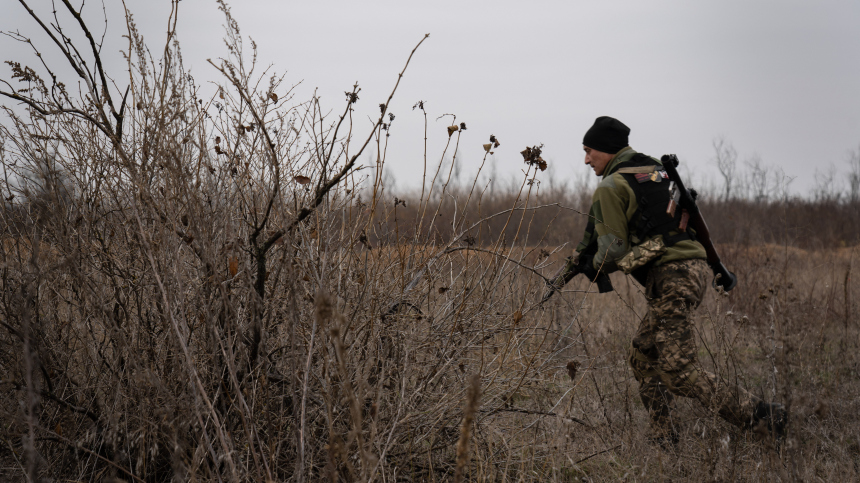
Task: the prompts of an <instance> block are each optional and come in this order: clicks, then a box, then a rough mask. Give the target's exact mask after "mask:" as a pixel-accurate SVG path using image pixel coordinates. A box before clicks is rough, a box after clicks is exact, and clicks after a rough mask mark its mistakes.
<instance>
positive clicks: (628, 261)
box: [615, 235, 666, 274]
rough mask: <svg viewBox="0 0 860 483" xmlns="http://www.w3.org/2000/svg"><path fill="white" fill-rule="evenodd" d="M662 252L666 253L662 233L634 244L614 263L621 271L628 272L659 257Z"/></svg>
mask: <svg viewBox="0 0 860 483" xmlns="http://www.w3.org/2000/svg"><path fill="white" fill-rule="evenodd" d="M664 253H666V244H665V243H664V242H663V235H657V236H655V237H654V238H649V239H647V240H645V241H644V242H642V243H640V244H638V245H636V246H634V247H633V248H632V249H630V251H629V252H627V254H626V255H624V256H623V257H621V259H620V260H618V261H617V262H615V263H616V265H618V268H619V269H621V271H623V272H624V273H627V274H629V273H631V272H633V271H634V270H636V269H637V268H642V267H644V266H645V265H648V264H649V263H651V262H653V261H654V260H656V259H658V258H660V257H661V256H663V254H664Z"/></svg>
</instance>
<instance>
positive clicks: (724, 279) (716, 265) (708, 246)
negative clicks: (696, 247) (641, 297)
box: [660, 154, 738, 292]
mask: <svg viewBox="0 0 860 483" xmlns="http://www.w3.org/2000/svg"><path fill="white" fill-rule="evenodd" d="M660 161H661V162H662V163H663V169H665V170H666V173H668V174H669V179H670V180H671V181H674V182H675V185H676V186H677V187H678V191H679V192H680V193H681V200H680V202H679V203H678V204H679V205H680V207H681V208H683V209H685V210H687V213H689V215H690V226H692V228H693V229H694V230H695V231H696V240H698V241H699V243H701V244H702V246H703V247H705V253H706V254H707V256H708V265H710V266H711V270H712V271H713V272H714V277H715V278H714V288H716V287H717V285H721V286H722V287H723V290H725V291H726V292H728V291H729V290H731V289H733V288H735V285H737V284H738V278H737V277H736V276H735V274H734V273H732V272H730V271H729V269H728V268H726V266H725V265H723V262H722V260H720V255H719V254H718V253H717V249H716V248H715V247H714V243H713V242H712V241H711V232H710V231H709V230H708V224H707V223H705V219H704V218H703V217H702V213H701V211H699V207H698V206H697V205H696V198H695V196H693V195H692V194H691V193H690V191H688V190H687V188H686V187H685V186H684V182H683V181H681V177H680V176H679V175H678V170H677V169H676V168H677V166H678V163H679V161H678V157H677V156H675V155H674V154H667V155H664V156H663V157H662V158H660Z"/></svg>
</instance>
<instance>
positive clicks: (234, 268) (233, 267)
mask: <svg viewBox="0 0 860 483" xmlns="http://www.w3.org/2000/svg"><path fill="white" fill-rule="evenodd" d="M228 269H229V270H230V276H231V277H235V276H236V273H237V272H238V271H239V259H238V258H236V257H230V263H229V267H228Z"/></svg>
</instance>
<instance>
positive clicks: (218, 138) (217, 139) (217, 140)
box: [215, 136, 221, 144]
mask: <svg viewBox="0 0 860 483" xmlns="http://www.w3.org/2000/svg"><path fill="white" fill-rule="evenodd" d="M215 144H221V136H215Z"/></svg>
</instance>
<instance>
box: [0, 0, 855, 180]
mask: <svg viewBox="0 0 860 483" xmlns="http://www.w3.org/2000/svg"><path fill="white" fill-rule="evenodd" d="M2 2H3V4H4V6H5V8H4V9H3V10H4V14H3V16H2V18H0V30H4V31H9V30H20V31H21V32H23V33H29V32H35V31H36V28H37V26H36V24H35V23H34V22H33V21H32V19H30V17H29V16H28V15H27V14H26V12H25V11H24V10H23V8H22V7H20V5H18V2H17V1H14V0H2ZM30 3H31V4H33V5H34V6H41V8H48V6H49V5H50V3H49V2H48V1H47V0H38V1H36V0H32V1H31V2H30ZM76 3H78V4H79V3H80V0H77V2H76ZM105 4H106V10H107V15H108V23H109V28H108V30H107V33H106V41H105V51H106V53H108V54H111V55H114V56H115V63H114V64H113V66H112V67H111V68H113V69H115V72H116V69H119V68H121V67H122V64H121V62H120V58H119V55H118V51H119V49H121V48H124V46H125V41H124V40H123V39H122V38H121V35H122V34H124V30H123V29H124V21H123V18H122V8H121V5H122V4H121V2H120V1H119V0H105ZM126 4H127V5H128V6H129V8H130V10H131V11H132V12H133V13H134V14H135V18H136V20H137V22H138V24H139V26H140V28H141V30H142V32H143V33H144V35H145V36H146V38H147V40H148V43H149V44H150V47H151V49H152V50H153V52H158V51H159V50H160V45H163V40H164V32H165V26H166V18H167V13H168V11H169V2H168V1H167V0H126ZM231 8H232V10H233V14H234V16H235V18H236V19H237V20H238V21H239V24H240V27H241V28H242V30H243V33H244V34H245V35H250V36H251V37H252V38H253V39H254V40H255V41H256V42H257V45H258V46H259V50H260V60H261V62H262V63H263V64H273V66H274V69H275V70H276V71H280V72H286V73H287V75H286V83H288V84H292V83H296V82H299V81H302V82H303V83H302V86H301V88H300V89H299V91H298V96H297V99H303V98H307V97H309V96H310V95H311V93H312V92H313V90H314V89H317V92H318V93H319V94H320V95H321V96H322V101H323V104H324V105H325V106H327V107H328V108H330V109H333V110H335V111H340V110H341V109H342V107H343V100H344V95H343V92H344V91H346V90H348V89H350V87H351V86H352V84H353V83H355V82H356V81H358V82H359V84H360V86H361V87H362V93H361V95H360V99H361V100H360V101H359V104H358V105H357V108H358V113H359V114H360V115H361V116H358V117H360V118H364V119H367V118H368V116H369V117H373V118H374V119H375V116H377V115H378V107H377V105H378V104H379V103H380V102H383V101H384V100H385V98H386V97H387V95H388V93H389V92H390V90H391V88H392V86H393V84H394V82H395V80H396V76H397V73H398V72H399V71H400V69H401V68H402V67H403V64H404V62H405V60H406V58H407V56H408V54H409V51H410V50H411V49H412V47H413V46H414V45H415V44H417V43H418V41H419V40H420V39H421V38H422V36H423V35H424V34H425V33H430V38H429V39H428V40H427V41H426V42H425V43H424V44H423V45H422V46H421V48H420V49H419V51H418V52H417V53H416V55H415V57H414V58H413V60H412V64H411V65H410V66H409V69H408V71H407V73H406V75H405V77H404V79H403V81H402V82H401V86H400V88H399V90H398V92H397V95H396V97H395V100H394V101H393V102H392V105H391V111H392V112H393V113H394V114H396V116H397V119H396V121H395V123H394V126H393V129H392V137H391V145H390V148H389V156H388V166H389V167H390V168H391V169H392V172H393V174H394V175H395V177H396V179H397V184H398V187H401V188H402V187H405V186H418V185H419V183H420V166H421V163H422V162H423V154H422V153H423V124H422V123H423V120H422V117H421V115H420V113H419V112H418V111H412V106H413V105H414V104H415V103H416V102H417V101H418V100H424V101H426V103H427V104H426V107H427V110H428V113H429V114H430V116H431V120H430V145H429V146H430V147H429V152H430V155H431V159H433V158H434V157H438V155H439V154H441V150H442V149H441V148H442V146H443V145H444V142H445V140H446V138H447V134H446V131H445V126H446V125H447V124H449V122H448V121H449V120H450V118H446V119H444V120H439V121H436V120H435V118H436V117H437V116H439V115H441V114H444V113H454V114H456V115H457V121H458V122H466V123H467V126H468V130H467V131H466V132H465V133H463V137H462V140H461V153H460V155H461V157H460V160H461V161H462V163H463V172H464V174H471V173H474V172H475V170H476V169H477V166H478V164H479V163H480V160H481V157H482V155H483V150H482V148H481V145H482V144H483V143H486V142H487V141H488V137H489V135H490V134H495V135H496V136H497V137H498V138H499V140H500V141H501V143H502V145H501V147H500V148H499V149H497V150H495V156H494V158H495V163H496V165H497V169H498V172H499V177H505V178H507V177H509V176H510V173H518V174H519V171H520V169H522V167H523V164H522V157H521V156H520V155H519V151H520V150H522V149H523V148H524V147H525V146H527V145H534V144H539V143H543V144H544V145H545V147H544V153H545V158H546V159H548V160H549V161H550V163H551V165H552V166H553V168H554V172H553V175H552V176H553V177H554V178H555V180H556V181H564V180H573V179H574V178H576V177H577V176H581V175H582V174H583V173H585V170H584V169H583V168H582V166H581V165H582V159H583V156H582V144H581V143H582V136H583V133H584V132H585V130H586V129H588V127H589V126H590V125H591V123H592V122H593V121H594V118H596V117H597V116H601V115H609V116H613V117H617V118H618V119H620V120H622V121H623V122H624V123H626V124H627V125H628V126H630V128H631V129H632V132H631V135H630V143H631V145H632V146H633V147H634V148H635V149H637V150H639V151H643V152H646V153H648V154H651V155H654V156H660V155H661V154H665V153H677V154H678V155H679V157H680V158H681V160H682V162H683V163H685V164H686V165H687V166H688V167H689V170H690V175H691V176H693V178H694V179H695V180H698V182H699V183H706V182H708V181H709V180H713V179H714V177H715V176H716V170H715V169H713V162H712V158H713V148H712V141H713V139H714V138H716V137H719V136H722V137H724V138H725V139H727V140H728V141H730V142H731V143H732V144H733V145H734V146H735V148H736V149H737V151H738V153H739V155H740V158H741V160H742V161H743V160H744V159H747V158H750V157H752V156H755V155H757V156H759V157H760V158H761V160H762V161H763V162H764V163H765V164H766V165H769V166H772V167H775V168H780V169H782V170H783V171H784V172H785V174H786V175H787V176H788V177H789V178H793V179H794V181H793V183H792V184H791V187H792V190H793V191H794V192H795V193H800V194H805V193H807V192H808V191H809V190H810V189H811V188H812V186H813V184H814V181H813V179H814V173H815V170H816V168H819V169H827V168H828V166H829V165H830V164H833V165H834V166H835V167H836V169H837V171H844V170H845V169H846V168H847V166H846V159H847V155H848V152H849V151H850V150H852V149H855V150H856V149H858V147H860V95H858V87H860V28H858V27H857V25H856V24H857V21H858V20H860V2H858V1H856V0H815V1H810V0H805V1H800V0H778V1H777V0H773V1H752V0H720V1H708V2H706V1H696V2H691V1H688V0H673V1H669V0H665V1H664V0H655V1H651V0H617V1H614V0H613V1H610V0H601V1H598V0H593V1H552V2H551V1H537V0H536V1H531V2H522V1H502V0H496V1H483V2H479V1H460V2H444V1H438V2H420V3H419V2H410V1H404V0H400V1H362V2H358V1H307V0H305V1H301V2H299V1H289V0H281V1H276V0H244V1H241V2H237V1H234V2H232V4H231ZM85 12H86V13H87V15H88V18H89V19H90V21H91V22H92V21H96V20H99V19H100V18H101V15H102V14H101V4H99V3H97V2H95V1H94V0H88V1H87V3H86V7H85ZM179 23H180V28H179V32H180V33H179V39H180V42H181V44H182V47H183V50H184V57H185V61H186V64H187V65H188V66H190V67H191V69H192V74H193V75H194V76H195V78H196V79H197V80H198V82H200V81H205V80H215V81H220V79H218V77H217V75H216V74H217V73H216V72H215V71H214V69H213V68H212V67H211V66H209V65H208V64H207V63H206V62H205V59H206V58H216V57H219V56H222V55H224V54H225V48H224V45H223V43H221V42H220V40H219V39H220V38H221V36H222V33H223V28H222V24H223V16H222V15H221V13H220V12H218V10H217V6H216V3H215V1H214V0H183V1H182V2H181V3H180V16H179ZM40 42H41V44H40V47H39V48H40V50H42V51H46V50H48V49H49V48H50V46H49V45H48V44H47V43H46V42H44V41H43V40H42V41H40ZM20 48H21V47H20V45H18V44H15V43H14V42H12V41H10V40H9V39H8V38H3V39H0V51H2V52H3V54H4V55H3V57H4V59H7V58H15V59H20V60H24V59H27V57H26V56H25V55H24V54H23V53H22V52H21V51H20ZM30 59H31V61H32V57H30ZM4 67H5V66H4ZM0 72H2V76H3V77H4V78H8V76H9V73H8V69H6V68H4V70H3V71H0ZM115 77H116V78H117V79H120V78H121V77H122V76H121V75H120V73H119V72H116V74H115ZM416 167H418V168H419V169H416ZM547 176H548V174H547V173H543V174H542V175H539V179H541V178H542V177H543V180H544V181H547Z"/></svg>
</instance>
